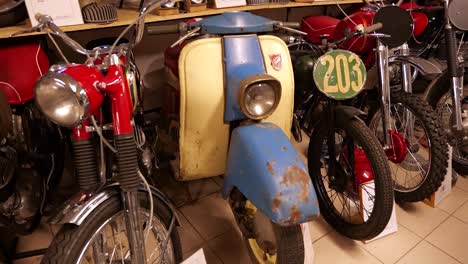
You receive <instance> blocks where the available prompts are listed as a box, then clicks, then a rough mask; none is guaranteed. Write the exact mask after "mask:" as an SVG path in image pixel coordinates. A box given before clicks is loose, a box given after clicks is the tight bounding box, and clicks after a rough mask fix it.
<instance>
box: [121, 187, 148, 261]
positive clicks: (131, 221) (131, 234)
mask: <svg viewBox="0 0 468 264" xmlns="http://www.w3.org/2000/svg"><path fill="white" fill-rule="evenodd" d="M122 199H123V206H124V210H125V211H124V212H125V225H126V228H127V237H128V243H129V246H130V252H131V258H132V263H135V264H144V263H146V257H145V243H144V236H143V230H142V225H141V224H140V221H139V220H140V219H139V218H140V217H139V216H140V214H139V213H138V211H139V209H138V207H139V204H138V191H130V192H123V193H122Z"/></svg>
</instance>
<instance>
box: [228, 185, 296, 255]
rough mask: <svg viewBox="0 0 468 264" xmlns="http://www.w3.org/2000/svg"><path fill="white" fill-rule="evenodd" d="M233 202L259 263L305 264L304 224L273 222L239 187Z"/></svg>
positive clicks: (245, 237)
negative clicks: (285, 224)
mask: <svg viewBox="0 0 468 264" xmlns="http://www.w3.org/2000/svg"><path fill="white" fill-rule="evenodd" d="M229 203H230V205H231V209H232V211H233V213H234V216H235V218H236V222H237V224H238V225H239V228H240V230H241V232H242V235H243V238H244V241H245V244H246V247H247V250H248V251H249V255H250V258H251V260H252V262H253V263H256V264H273V263H277V264H304V259H305V247H304V246H305V245H304V238H303V234H302V229H301V226H300V225H293V226H280V225H278V224H275V223H273V222H272V221H271V220H270V219H269V218H268V217H267V216H266V215H265V214H263V213H262V212H261V211H260V210H258V209H257V208H256V207H255V206H254V205H253V204H252V203H251V202H250V201H249V200H247V199H246V198H245V197H244V196H243V195H242V193H240V192H239V191H238V190H237V189H235V190H233V191H232V192H231V195H230V199H229Z"/></svg>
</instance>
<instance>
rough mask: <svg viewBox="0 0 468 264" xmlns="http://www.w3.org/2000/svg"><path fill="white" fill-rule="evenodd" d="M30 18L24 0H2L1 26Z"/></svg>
mask: <svg viewBox="0 0 468 264" xmlns="http://www.w3.org/2000/svg"><path fill="white" fill-rule="evenodd" d="M26 18H28V11H27V10H26V4H25V3H24V0H0V27H8V26H13V25H16V24H18V23H19V22H21V21H23V20H25V19H26Z"/></svg>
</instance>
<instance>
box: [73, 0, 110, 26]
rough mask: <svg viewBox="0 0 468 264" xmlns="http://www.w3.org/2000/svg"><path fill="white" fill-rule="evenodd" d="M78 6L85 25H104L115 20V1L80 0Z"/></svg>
mask: <svg viewBox="0 0 468 264" xmlns="http://www.w3.org/2000/svg"><path fill="white" fill-rule="evenodd" d="M80 6H81V13H82V14H83V21H84V22H85V23H98V24H106V23H111V22H114V21H116V20H117V6H116V3H115V1H105V0H100V1H98V0H80Z"/></svg>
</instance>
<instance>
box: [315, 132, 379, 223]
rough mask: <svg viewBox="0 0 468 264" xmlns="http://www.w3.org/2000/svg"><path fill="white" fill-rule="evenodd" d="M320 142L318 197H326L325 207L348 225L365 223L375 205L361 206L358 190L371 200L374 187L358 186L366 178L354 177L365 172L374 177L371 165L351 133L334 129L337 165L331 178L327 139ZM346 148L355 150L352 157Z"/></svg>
mask: <svg viewBox="0 0 468 264" xmlns="http://www.w3.org/2000/svg"><path fill="white" fill-rule="evenodd" d="M322 142H323V144H322V152H321V153H322V157H321V161H320V162H321V169H320V173H319V175H320V180H318V181H317V182H318V186H317V187H318V191H319V192H320V193H321V197H324V198H325V199H324V200H322V201H321V202H322V204H323V205H325V207H326V209H325V210H332V212H333V213H334V214H335V215H336V218H338V219H340V220H341V221H342V222H346V223H347V224H351V225H362V224H366V223H367V222H368V221H369V219H370V218H371V216H372V215H373V213H374V210H375V208H368V207H367V208H366V207H365V206H364V204H363V201H362V200H361V195H360V192H365V194H366V196H367V197H369V199H370V200H372V201H374V202H375V199H376V197H375V187H374V186H373V185H372V184H365V185H361V184H362V183H364V182H365V181H364V180H359V179H358V178H359V177H357V175H359V174H367V176H369V177H370V178H373V172H372V168H371V167H370V164H369V161H368V160H367V157H366V155H365V152H364V150H363V148H362V147H361V146H360V142H358V141H357V140H355V139H352V138H351V137H350V135H346V133H345V131H343V130H338V131H336V132H335V153H336V157H335V160H336V163H335V164H336V165H337V166H335V167H336V168H337V169H336V170H335V177H334V178H332V177H330V176H329V175H328V174H329V162H330V157H329V155H328V150H327V140H326V139H324V140H323V141H322ZM349 146H352V147H349ZM348 149H354V152H353V154H352V156H350V153H351V152H349V151H348ZM351 157H353V158H351ZM359 157H361V158H359ZM362 157H364V158H362ZM363 163H364V164H363ZM362 165H364V166H362Z"/></svg>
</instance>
